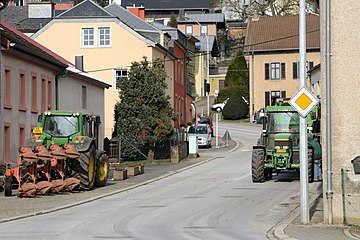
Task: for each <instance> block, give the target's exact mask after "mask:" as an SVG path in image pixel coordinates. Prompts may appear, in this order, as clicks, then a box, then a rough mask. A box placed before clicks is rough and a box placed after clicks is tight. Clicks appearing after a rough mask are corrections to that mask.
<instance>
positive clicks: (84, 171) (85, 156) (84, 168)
mask: <svg viewBox="0 0 360 240" xmlns="http://www.w3.org/2000/svg"><path fill="white" fill-rule="evenodd" d="M95 164H96V159H95V146H94V145H91V146H90V148H89V149H88V150H87V151H86V152H80V157H79V158H77V159H76V160H75V161H74V167H73V169H72V172H73V174H72V176H73V177H75V178H77V179H79V180H80V188H81V189H83V190H90V189H92V188H93V187H94V183H95V172H96V168H95V167H96V166H95Z"/></svg>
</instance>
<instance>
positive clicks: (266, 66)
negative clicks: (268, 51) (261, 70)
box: [265, 63, 270, 80]
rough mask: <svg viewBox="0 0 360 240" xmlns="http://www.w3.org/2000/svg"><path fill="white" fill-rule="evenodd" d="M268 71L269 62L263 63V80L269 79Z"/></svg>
mask: <svg viewBox="0 0 360 240" xmlns="http://www.w3.org/2000/svg"><path fill="white" fill-rule="evenodd" d="M269 73H270V68H269V64H268V63H265V80H269Z"/></svg>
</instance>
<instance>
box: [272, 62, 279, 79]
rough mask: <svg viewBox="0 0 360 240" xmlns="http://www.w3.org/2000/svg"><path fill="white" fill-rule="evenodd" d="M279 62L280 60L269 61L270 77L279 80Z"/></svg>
mask: <svg viewBox="0 0 360 240" xmlns="http://www.w3.org/2000/svg"><path fill="white" fill-rule="evenodd" d="M280 76H281V64H280V62H275V63H270V79H271V80H280Z"/></svg>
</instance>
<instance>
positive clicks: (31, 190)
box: [18, 183, 37, 197]
mask: <svg viewBox="0 0 360 240" xmlns="http://www.w3.org/2000/svg"><path fill="white" fill-rule="evenodd" d="M36 190H37V186H36V185H35V183H24V184H22V185H21V187H20V188H19V194H18V196H19V197H31V196H33V195H34V194H35V192H36Z"/></svg>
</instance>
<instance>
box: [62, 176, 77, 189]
mask: <svg viewBox="0 0 360 240" xmlns="http://www.w3.org/2000/svg"><path fill="white" fill-rule="evenodd" d="M65 183H66V186H65V189H66V190H68V191H72V190H73V189H74V188H76V187H77V186H79V185H80V180H79V179H77V178H67V179H65Z"/></svg>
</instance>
